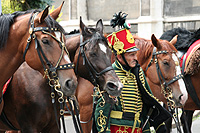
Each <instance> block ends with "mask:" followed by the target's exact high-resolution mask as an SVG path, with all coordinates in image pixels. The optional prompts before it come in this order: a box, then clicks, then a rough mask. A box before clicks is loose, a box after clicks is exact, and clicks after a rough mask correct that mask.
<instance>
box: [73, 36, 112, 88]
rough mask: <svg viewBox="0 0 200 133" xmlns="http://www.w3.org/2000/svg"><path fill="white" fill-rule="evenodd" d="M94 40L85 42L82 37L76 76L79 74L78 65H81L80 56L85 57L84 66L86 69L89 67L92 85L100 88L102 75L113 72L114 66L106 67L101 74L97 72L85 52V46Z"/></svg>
mask: <svg viewBox="0 0 200 133" xmlns="http://www.w3.org/2000/svg"><path fill="white" fill-rule="evenodd" d="M96 39H98V38H96ZM92 40H93V38H91V39H88V40H86V41H84V42H83V36H82V35H80V49H79V55H78V60H77V65H76V68H75V72H76V74H77V73H78V63H79V58H80V55H81V56H82V57H83V65H86V67H87V69H88V71H89V75H90V78H91V79H92V84H93V85H94V86H98V83H97V80H98V79H99V77H100V76H101V75H103V74H104V73H106V72H108V71H110V70H113V67H112V66H109V67H106V68H105V69H104V70H102V71H101V72H97V71H96V70H95V68H94V67H93V66H92V64H91V62H90V61H89V60H88V58H87V56H86V54H85V51H84V47H85V45H86V44H88V43H90V42H91V41H92Z"/></svg>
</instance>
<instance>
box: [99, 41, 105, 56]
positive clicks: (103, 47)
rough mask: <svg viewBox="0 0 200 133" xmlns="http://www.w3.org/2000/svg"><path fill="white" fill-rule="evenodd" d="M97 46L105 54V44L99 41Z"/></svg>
mask: <svg viewBox="0 0 200 133" xmlns="http://www.w3.org/2000/svg"><path fill="white" fill-rule="evenodd" d="M99 47H100V49H101V51H103V52H104V53H105V54H106V51H107V48H106V46H105V45H104V44H102V43H99Z"/></svg>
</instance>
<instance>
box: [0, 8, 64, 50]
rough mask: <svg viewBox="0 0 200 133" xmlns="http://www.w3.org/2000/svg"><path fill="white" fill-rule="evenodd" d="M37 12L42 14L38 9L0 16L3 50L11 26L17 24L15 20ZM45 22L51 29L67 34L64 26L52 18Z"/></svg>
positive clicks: (1, 45)
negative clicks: (57, 29)
mask: <svg viewBox="0 0 200 133" xmlns="http://www.w3.org/2000/svg"><path fill="white" fill-rule="evenodd" d="M35 12H41V10H38V9H36V10H27V11H16V12H14V13H12V14H1V15H0V49H1V48H3V47H4V46H5V44H6V42H7V39H8V34H9V31H10V26H11V25H12V24H13V23H14V22H15V18H16V17H18V16H21V15H25V14H28V13H35ZM30 19H31V17H30ZM29 22H30V20H29ZM45 22H46V24H47V26H48V27H49V28H59V29H60V31H61V32H63V33H65V31H64V29H63V28H62V26H60V25H59V23H58V22H57V21H56V20H54V19H53V18H52V17H51V16H49V15H48V16H47V17H46V19H45ZM29 24H30V23H29ZM28 26H29V25H28Z"/></svg>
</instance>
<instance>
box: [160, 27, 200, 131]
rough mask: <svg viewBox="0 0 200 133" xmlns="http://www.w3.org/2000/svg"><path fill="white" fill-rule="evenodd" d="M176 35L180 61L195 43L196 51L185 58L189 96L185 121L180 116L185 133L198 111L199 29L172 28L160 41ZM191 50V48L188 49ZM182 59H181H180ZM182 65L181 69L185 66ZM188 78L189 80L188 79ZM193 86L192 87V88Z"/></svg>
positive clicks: (199, 85)
mask: <svg viewBox="0 0 200 133" xmlns="http://www.w3.org/2000/svg"><path fill="white" fill-rule="evenodd" d="M176 35H178V40H177V43H176V44H175V47H176V48H177V49H178V51H179V53H180V59H181V57H184V56H183V55H184V54H186V55H187V53H186V52H187V51H188V50H189V48H190V46H191V45H193V44H194V45H195V43H196V50H195V51H193V53H189V51H188V54H190V58H187V60H188V61H186V62H185V63H186V64H185V65H186V66H187V67H186V68H185V71H184V75H185V79H186V80H185V81H186V85H187V91H188V94H189V97H188V100H187V101H186V103H185V106H184V110H185V111H184V112H185V114H186V116H187V119H186V120H183V118H184V117H183V116H184V115H183V114H182V116H181V120H182V124H183V129H184V132H185V133H188V132H191V126H192V116H193V113H194V111H195V110H199V109H200V100H199V99H200V89H199V88H200V84H199V79H200V69H199V63H200V60H199V58H200V49H199V39H200V29H198V30H197V31H195V32H190V31H187V30H186V29H184V28H174V29H172V30H169V31H166V32H165V33H164V34H163V35H162V36H161V39H165V40H170V39H171V38H173V37H174V36H176ZM190 49H191V48H190ZM182 59H183V58H182ZM183 63H184V61H183ZM185 65H184V64H182V67H183V66H185ZM188 78H189V79H188ZM192 86H193V87H192ZM184 121H186V122H187V124H188V128H189V130H188V131H187V130H186V123H184Z"/></svg>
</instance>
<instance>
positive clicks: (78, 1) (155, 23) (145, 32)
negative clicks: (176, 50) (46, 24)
mask: <svg viewBox="0 0 200 133" xmlns="http://www.w3.org/2000/svg"><path fill="white" fill-rule="evenodd" d="M61 2H62V0H56V1H55V3H53V5H55V7H58V6H59V5H60V4H61ZM119 11H122V12H126V13H127V14H128V16H127V22H129V23H130V24H131V26H132V28H131V32H132V33H133V34H137V35H138V36H140V37H143V38H146V39H150V37H151V35H152V34H155V35H156V37H160V36H161V35H162V33H163V32H165V31H166V30H170V29H172V28H177V27H181V28H186V29H187V30H190V31H194V30H197V29H198V28H199V27H200V16H199V14H200V1H199V0H65V4H64V7H63V9H62V12H63V15H62V21H61V22H60V24H61V25H62V26H63V27H64V28H65V30H66V31H67V32H70V31H72V30H74V29H79V19H80V16H81V17H82V19H83V22H84V23H85V24H86V25H88V26H95V24H96V22H97V20H98V19H103V23H104V32H106V33H111V32H113V31H114V29H113V28H111V27H110V19H111V18H112V16H113V14H114V13H117V12H119ZM115 30H116V29H115Z"/></svg>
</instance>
